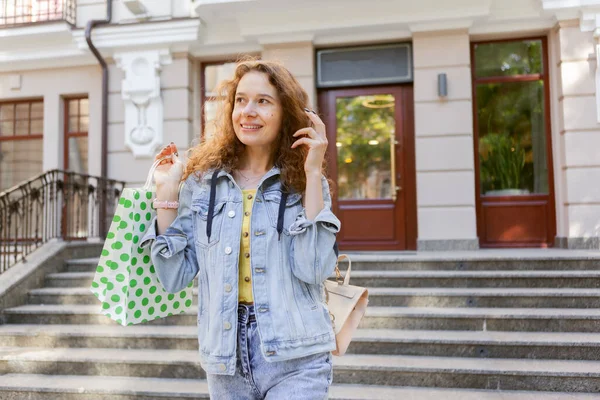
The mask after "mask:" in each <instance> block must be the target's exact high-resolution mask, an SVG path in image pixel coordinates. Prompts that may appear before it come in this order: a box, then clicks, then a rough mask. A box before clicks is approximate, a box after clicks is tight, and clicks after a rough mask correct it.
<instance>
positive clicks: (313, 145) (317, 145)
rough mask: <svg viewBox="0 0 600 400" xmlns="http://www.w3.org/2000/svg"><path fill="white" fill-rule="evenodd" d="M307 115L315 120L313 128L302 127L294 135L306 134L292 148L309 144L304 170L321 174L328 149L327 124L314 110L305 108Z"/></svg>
mask: <svg viewBox="0 0 600 400" xmlns="http://www.w3.org/2000/svg"><path fill="white" fill-rule="evenodd" d="M304 110H305V111H306V115H308V118H310V120H311V121H312V122H313V126H314V127H312V128H310V127H309V128H302V129H300V130H298V131H297V132H296V133H294V134H293V135H292V136H294V137H297V136H301V135H306V136H304V137H302V138H300V139H298V140H296V141H295V142H294V143H293V144H292V149H295V148H296V147H298V146H300V145H305V146H308V154H307V156H306V161H305V162H304V172H306V173H307V174H309V173H318V174H319V175H320V174H321V168H322V166H323V160H324V159H325V152H326V151H327V135H326V134H325V124H324V123H323V121H322V120H321V118H319V116H318V115H317V114H316V113H315V112H314V111H309V110H308V109H307V108H305V109H304Z"/></svg>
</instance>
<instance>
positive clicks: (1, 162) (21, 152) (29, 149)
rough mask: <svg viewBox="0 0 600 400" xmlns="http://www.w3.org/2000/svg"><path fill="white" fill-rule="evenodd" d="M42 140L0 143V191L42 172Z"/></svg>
mask: <svg viewBox="0 0 600 400" xmlns="http://www.w3.org/2000/svg"><path fill="white" fill-rule="evenodd" d="M42 146H43V140H42V139H34V140H10V141H2V142H0V191H3V190H6V189H8V188H10V187H12V186H14V185H16V184H18V183H21V182H23V181H25V180H27V179H29V178H31V177H32V176H35V175H38V174H40V173H41V172H42V159H43V150H42Z"/></svg>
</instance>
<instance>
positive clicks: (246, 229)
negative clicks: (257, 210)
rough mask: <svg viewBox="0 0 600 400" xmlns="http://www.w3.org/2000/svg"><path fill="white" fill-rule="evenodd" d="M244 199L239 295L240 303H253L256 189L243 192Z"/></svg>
mask: <svg viewBox="0 0 600 400" xmlns="http://www.w3.org/2000/svg"><path fill="white" fill-rule="evenodd" d="M242 193H243V198H244V215H243V220H242V237H241V239H240V263H239V264H240V266H239V274H240V275H239V295H238V301H239V302H240V303H253V302H254V297H253V296H252V269H251V267H250V215H251V214H252V204H253V203H254V197H255V195H256V189H248V190H242Z"/></svg>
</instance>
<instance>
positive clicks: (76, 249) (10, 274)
mask: <svg viewBox="0 0 600 400" xmlns="http://www.w3.org/2000/svg"><path fill="white" fill-rule="evenodd" d="M101 250H102V243H100V242H95V243H94V242H74V243H69V242H64V241H62V240H58V239H54V240H51V241H49V242H48V243H46V244H45V245H43V246H42V247H40V248H39V249H37V250H36V251H34V252H33V253H31V254H30V255H29V256H28V257H27V259H26V261H22V262H19V263H17V264H15V265H13V266H12V267H11V268H9V269H8V270H7V271H5V272H3V273H2V274H0V324H4V323H6V316H5V315H4V312H3V311H4V310H5V309H7V308H11V307H16V306H20V305H23V304H27V296H28V292H29V290H31V289H37V288H40V287H43V286H44V281H45V279H46V275H47V274H50V273H56V272H61V271H62V270H63V269H64V268H65V260H67V259H70V258H83V257H92V256H99V255H100V251H101Z"/></svg>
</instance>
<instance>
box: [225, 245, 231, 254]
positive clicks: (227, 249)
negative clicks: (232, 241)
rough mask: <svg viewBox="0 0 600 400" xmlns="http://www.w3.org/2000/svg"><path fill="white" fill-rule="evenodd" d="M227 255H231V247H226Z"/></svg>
mask: <svg viewBox="0 0 600 400" xmlns="http://www.w3.org/2000/svg"><path fill="white" fill-rule="evenodd" d="M225 254H231V247H229V246H227V247H225Z"/></svg>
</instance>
